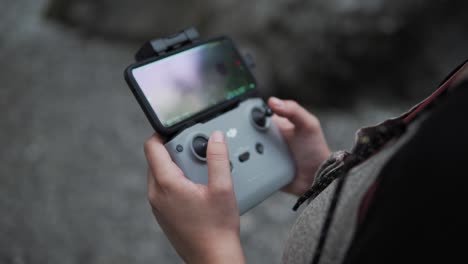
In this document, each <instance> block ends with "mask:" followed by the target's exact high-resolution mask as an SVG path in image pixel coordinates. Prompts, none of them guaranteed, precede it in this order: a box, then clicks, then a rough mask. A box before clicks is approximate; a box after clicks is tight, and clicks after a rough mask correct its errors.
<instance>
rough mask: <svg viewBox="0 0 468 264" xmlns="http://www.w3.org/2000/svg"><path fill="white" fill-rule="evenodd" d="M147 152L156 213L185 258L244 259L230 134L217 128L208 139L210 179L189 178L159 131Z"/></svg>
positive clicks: (150, 195)
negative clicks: (195, 180)
mask: <svg viewBox="0 0 468 264" xmlns="http://www.w3.org/2000/svg"><path fill="white" fill-rule="evenodd" d="M145 154H146V158H147V160H148V164H149V170H148V199H149V202H150V204H151V207H152V209H153V213H154V215H155V217H156V219H157V221H158V223H159V224H160V226H161V228H162V229H163V231H164V233H165V234H166V235H167V237H168V238H169V241H170V242H171V244H172V245H173V246H174V248H175V249H176V251H177V252H178V253H179V255H180V256H181V257H182V258H183V259H184V261H185V262H187V263H244V262H245V260H244V256H243V252H242V247H241V245H240V238H239V232H240V231H239V229H240V223H239V210H238V207H237V203H236V199H235V196H234V190H233V183H232V178H231V173H230V167H229V154H228V149H227V146H226V143H225V138H224V135H223V134H222V133H221V132H215V133H213V135H211V137H210V138H209V141H208V150H207V163H208V185H201V184H196V183H193V182H192V181H190V180H189V179H187V178H186V177H185V176H184V174H183V172H182V170H181V169H180V168H179V167H178V166H177V165H176V164H175V163H174V162H173V161H172V160H171V158H170V156H169V153H168V152H167V150H166V148H165V147H164V145H163V143H162V141H161V139H160V138H158V137H157V136H156V135H154V136H153V137H151V138H150V139H149V140H148V141H147V142H146V144H145Z"/></svg>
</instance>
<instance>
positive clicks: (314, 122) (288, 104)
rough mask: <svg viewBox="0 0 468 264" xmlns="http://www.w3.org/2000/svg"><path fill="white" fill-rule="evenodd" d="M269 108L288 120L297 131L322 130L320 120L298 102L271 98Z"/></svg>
mask: <svg viewBox="0 0 468 264" xmlns="http://www.w3.org/2000/svg"><path fill="white" fill-rule="evenodd" d="M268 106H269V107H270V108H271V109H272V110H273V112H275V114H277V115H278V116H281V117H285V118H287V119H288V120H289V121H290V122H291V123H292V124H294V126H295V127H296V128H297V129H308V130H314V129H317V128H320V123H319V121H318V119H317V118H316V117H315V116H314V115H312V114H311V113H309V111H307V110H306V109H305V108H303V107H302V106H300V105H299V104H298V103H297V102H296V101H292V100H280V99H278V98H276V97H271V98H270V99H269V100H268Z"/></svg>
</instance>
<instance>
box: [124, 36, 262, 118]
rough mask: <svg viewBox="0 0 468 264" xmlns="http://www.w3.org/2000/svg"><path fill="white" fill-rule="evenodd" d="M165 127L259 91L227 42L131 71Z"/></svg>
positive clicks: (177, 55)
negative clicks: (252, 91) (256, 90)
mask: <svg viewBox="0 0 468 264" xmlns="http://www.w3.org/2000/svg"><path fill="white" fill-rule="evenodd" d="M132 74H133V76H134V79H135V80H136V82H137V83H138V86H139V87H140V89H141V90H142V92H143V93H144V95H145V97H146V99H147V101H148V102H149V104H150V105H151V107H152V108H153V111H154V112H155V113H156V115H157V116H158V118H159V120H160V122H161V123H162V125H163V126H165V127H170V126H172V125H175V124H177V123H180V122H182V121H184V120H186V119H188V118H190V117H191V116H193V115H195V114H197V113H199V112H201V111H203V110H205V109H207V108H209V107H212V106H213V105H216V104H219V103H222V102H223V101H226V100H229V99H232V98H234V97H237V96H240V95H242V94H244V93H246V92H247V91H249V90H251V89H255V88H256V84H255V80H254V78H253V76H252V74H251V73H250V71H249V69H248V68H246V65H245V64H244V63H243V61H242V58H241V57H240V55H239V53H238V52H237V50H236V49H235V47H234V46H233V44H232V42H231V41H230V40H228V39H222V40H217V41H213V42H209V43H205V44H202V45H199V46H196V47H193V48H191V49H188V50H185V51H183V52H180V53H176V54H174V55H171V56H168V57H165V58H163V59H161V60H157V61H154V62H151V63H149V64H145V65H143V66H140V67H138V68H134V69H133V71H132Z"/></svg>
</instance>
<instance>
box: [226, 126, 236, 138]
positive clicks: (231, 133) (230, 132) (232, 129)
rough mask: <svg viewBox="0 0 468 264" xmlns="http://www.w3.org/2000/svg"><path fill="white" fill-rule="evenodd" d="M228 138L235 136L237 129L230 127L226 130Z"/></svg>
mask: <svg viewBox="0 0 468 264" xmlns="http://www.w3.org/2000/svg"><path fill="white" fill-rule="evenodd" d="M226 136H227V137H228V138H235V137H236V136H237V129H235V128H231V129H229V130H228V131H227V132H226Z"/></svg>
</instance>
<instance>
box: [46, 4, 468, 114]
mask: <svg viewBox="0 0 468 264" xmlns="http://www.w3.org/2000/svg"><path fill="white" fill-rule="evenodd" d="M467 7H468V2H466V1H462V0H452V1H430V0H417V1H404V0H361V1H356V0H327V1H324V0H314V1H302V0H295V1H289V0H288V1H286V0H260V1H255V2H252V1H238V0H223V1H219V0H207V1H202V2H194V1H182V0H176V1H169V2H168V1H162V0H159V1H155V0H133V1H124V0H113V1H111V0H96V1H89V0H88V1H84V0H73V1H64V0H52V1H51V5H50V8H49V16H50V17H51V18H55V19H56V20H58V21H62V22H65V23H68V24H71V25H74V26H76V27H77V28H79V29H80V30H81V31H82V32H86V33H87V34H94V35H98V36H101V37H104V38H111V39H115V40H136V41H137V42H138V43H140V42H143V41H145V40H147V39H150V38H153V37H156V36H163V35H166V34H169V33H173V32H176V31H179V30H180V29H182V28H184V27H187V26H191V25H194V26H197V27H198V28H199V29H200V31H201V32H202V33H203V35H206V36H211V35H214V34H229V35H231V36H233V37H234V39H235V40H236V41H237V42H238V43H239V44H240V46H241V47H242V48H243V49H244V50H245V51H248V52H250V53H252V54H253V55H254V57H255V58H256V60H257V65H258V66H259V68H258V70H257V76H258V78H259V80H260V83H261V84H262V89H263V90H264V91H265V93H266V94H270V93H275V94H279V95H281V96H283V97H292V98H295V99H298V100H299V101H301V102H304V103H308V104H314V105H320V106H322V107H323V106H343V105H346V104H348V105H349V104H350V103H352V102H353V101H354V99H355V98H356V95H357V94H360V93H365V94H367V95H368V96H372V97H373V98H384V100H389V99H406V100H415V99H418V98H420V97H421V96H424V95H427V94H429V93H430V92H431V91H432V90H433V89H434V88H435V86H436V84H437V83H438V82H439V81H440V80H441V79H442V78H443V77H444V76H445V75H446V74H447V72H448V71H449V70H450V69H451V68H452V67H454V66H455V65H457V64H458V63H460V61H462V60H463V59H465V57H466V56H467V52H466V50H465V47H466V46H468V35H467V34H465V28H467V26H468V21H467V20H466V19H465V14H464V12H463V10H466V8H467Z"/></svg>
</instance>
